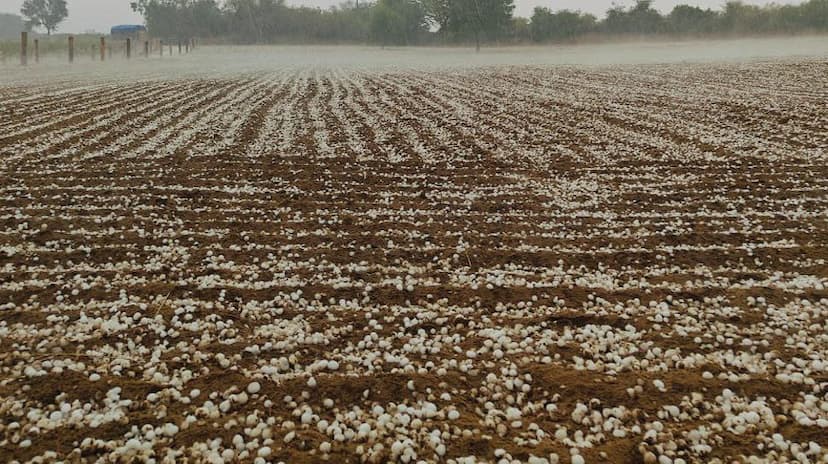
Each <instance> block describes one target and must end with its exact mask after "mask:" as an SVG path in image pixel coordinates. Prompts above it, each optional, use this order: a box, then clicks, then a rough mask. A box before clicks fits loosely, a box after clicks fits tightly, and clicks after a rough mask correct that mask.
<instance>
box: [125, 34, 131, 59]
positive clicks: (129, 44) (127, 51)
mask: <svg viewBox="0 0 828 464" xmlns="http://www.w3.org/2000/svg"><path fill="white" fill-rule="evenodd" d="M126 54H127V59H129V58H130V57H131V56H132V39H127V43H126Z"/></svg>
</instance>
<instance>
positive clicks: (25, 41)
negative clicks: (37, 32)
mask: <svg viewBox="0 0 828 464" xmlns="http://www.w3.org/2000/svg"><path fill="white" fill-rule="evenodd" d="M28 48H29V33H28V32H26V31H23V32H21V33H20V65H21V66H26V65H27V64H28V62H29V50H28Z"/></svg>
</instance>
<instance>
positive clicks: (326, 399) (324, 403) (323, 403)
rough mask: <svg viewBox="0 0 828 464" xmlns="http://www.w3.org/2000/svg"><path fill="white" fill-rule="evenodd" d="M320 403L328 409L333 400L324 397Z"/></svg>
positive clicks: (332, 404)
mask: <svg viewBox="0 0 828 464" xmlns="http://www.w3.org/2000/svg"><path fill="white" fill-rule="evenodd" d="M322 405H323V406H325V407H326V408H328V409H330V408H332V407H333V406H334V401H333V400H332V399H330V398H325V399H324V400H323V401H322Z"/></svg>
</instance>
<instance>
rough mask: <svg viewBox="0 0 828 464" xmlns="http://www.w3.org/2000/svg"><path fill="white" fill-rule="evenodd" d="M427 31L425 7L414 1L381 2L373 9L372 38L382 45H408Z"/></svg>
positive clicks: (394, 0)
mask: <svg viewBox="0 0 828 464" xmlns="http://www.w3.org/2000/svg"><path fill="white" fill-rule="evenodd" d="M426 30H427V23H426V16H425V10H424V8H423V6H422V5H421V4H420V3H419V2H416V1H412V0H379V1H378V2H377V3H376V5H374V6H373V7H372V8H371V36H372V38H373V39H374V40H375V41H377V42H379V43H380V44H382V45H383V46H385V45H387V44H395V45H408V44H410V43H413V42H414V41H416V40H417V39H418V38H419V36H420V35H421V34H423V33H425V31H426Z"/></svg>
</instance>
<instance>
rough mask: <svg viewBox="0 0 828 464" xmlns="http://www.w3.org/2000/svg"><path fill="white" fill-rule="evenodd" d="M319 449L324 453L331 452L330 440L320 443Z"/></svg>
mask: <svg viewBox="0 0 828 464" xmlns="http://www.w3.org/2000/svg"><path fill="white" fill-rule="evenodd" d="M319 451H321V452H323V453H325V454H327V453H330V452H331V444H330V443H329V442H327V441H323V442H322V443H321V444H320V445H319Z"/></svg>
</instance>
